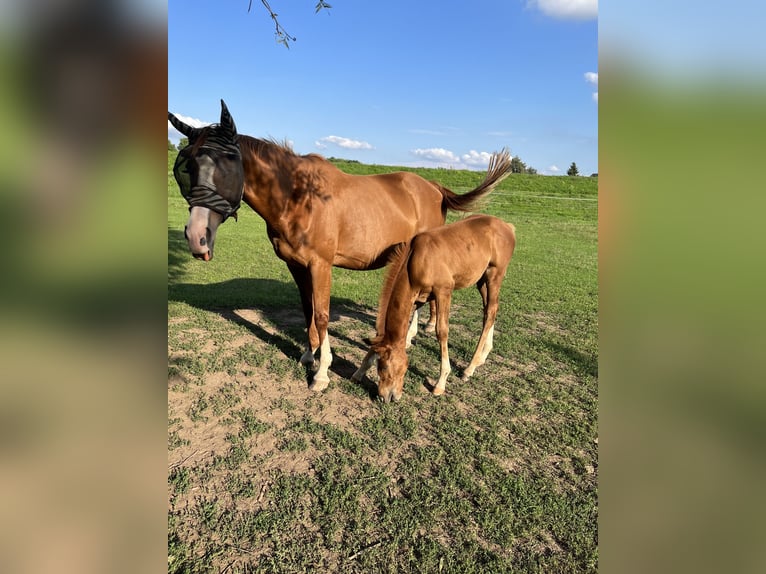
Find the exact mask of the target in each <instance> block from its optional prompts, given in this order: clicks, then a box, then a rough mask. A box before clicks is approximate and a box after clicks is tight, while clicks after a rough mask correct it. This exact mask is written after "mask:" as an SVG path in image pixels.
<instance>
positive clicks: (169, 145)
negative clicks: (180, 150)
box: [168, 138, 176, 151]
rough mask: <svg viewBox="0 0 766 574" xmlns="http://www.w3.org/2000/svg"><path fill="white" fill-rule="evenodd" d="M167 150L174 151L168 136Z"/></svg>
mask: <svg viewBox="0 0 766 574" xmlns="http://www.w3.org/2000/svg"><path fill="white" fill-rule="evenodd" d="M168 151H176V146H174V145H173V142H171V141H170V138H168Z"/></svg>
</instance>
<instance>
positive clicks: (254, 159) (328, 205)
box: [168, 100, 511, 391]
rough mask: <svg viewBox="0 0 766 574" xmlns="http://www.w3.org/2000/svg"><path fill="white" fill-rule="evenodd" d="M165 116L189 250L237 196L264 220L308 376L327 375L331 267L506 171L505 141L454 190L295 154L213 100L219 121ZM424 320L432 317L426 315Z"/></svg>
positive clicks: (368, 260)
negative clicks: (251, 132) (467, 185)
mask: <svg viewBox="0 0 766 574" xmlns="http://www.w3.org/2000/svg"><path fill="white" fill-rule="evenodd" d="M168 119H169V121H170V122H171V123H172V124H173V126H175V128H176V129H178V131H179V132H181V133H182V134H184V135H186V136H187V137H188V138H189V145H188V146H186V147H185V148H184V149H182V150H181V151H180V152H179V154H178V158H177V160H176V165H175V168H174V174H175V177H176V181H177V182H178V185H179V188H180V190H181V193H182V194H183V195H184V197H185V198H186V200H187V202H188V203H189V205H190V215H189V221H188V223H187V225H186V227H185V236H186V239H187V241H188V243H189V249H190V250H191V253H192V255H193V256H194V257H196V258H198V259H202V260H204V261H209V260H211V259H212V258H213V249H214V246H215V236H216V231H217V229H218V226H219V225H220V224H221V223H223V222H224V221H225V220H226V218H228V217H230V216H232V215H234V216H235V217H236V213H237V209H239V206H240V203H241V202H242V201H244V202H245V203H246V204H247V205H249V206H250V207H251V208H252V209H253V210H254V211H255V212H256V213H258V215H260V216H261V217H262V218H263V219H264V220H265V221H266V230H267V233H268V237H269V240H270V241H271V243H272V246H273V248H274V251H275V252H276V254H277V256H278V257H279V258H280V259H282V260H283V261H284V262H285V263H286V264H287V267H288V268H289V270H290V273H291V274H292V276H293V278H294V279H295V283H296V284H297V285H298V290H299V292H300V297H301V303H302V306H303V313H304V316H305V319H306V327H307V331H308V347H307V349H306V352H305V353H304V354H303V356H302V357H301V362H302V363H304V364H307V365H312V366H313V365H314V364H315V361H314V353H315V352H316V351H317V349H320V359H319V367H318V370H317V372H316V373H315V375H314V378H313V381H312V383H311V388H312V389H313V390H317V391H319V390H322V389H324V388H326V387H327V385H328V383H329V376H328V374H327V371H328V368H329V367H330V363H331V361H332V354H331V352H330V340H329V338H328V336H327V324H328V321H329V317H330V282H331V277H332V267H333V266H337V267H344V268H346V269H357V270H365V269H376V268H380V267H383V266H384V265H385V264H386V263H387V261H388V258H389V255H390V254H391V252H392V251H393V249H394V248H395V246H396V245H397V244H399V243H402V242H404V241H407V240H409V239H410V238H412V237H413V236H414V235H415V234H416V233H419V232H421V231H424V230H426V229H431V228H433V227H437V226H440V225H443V224H444V221H445V216H446V213H447V210H448V209H452V210H457V211H471V210H472V209H473V208H474V207H475V206H476V205H477V202H478V201H479V200H481V199H482V198H483V197H484V196H485V195H486V194H487V193H489V192H490V191H492V189H493V188H494V187H495V186H496V185H497V184H498V183H499V182H500V181H501V180H502V179H503V178H505V177H506V176H507V175H508V174H509V173H510V172H511V161H510V155H509V153H508V151H507V150H502V151H501V152H500V153H496V154H495V155H493V157H492V158H491V160H490V163H489V169H488V171H487V175H486V177H485V178H484V180H483V181H482V182H481V183H480V184H479V185H478V186H477V187H476V188H475V189H473V190H471V191H469V192H468V193H465V194H462V195H457V194H455V193H453V192H452V191H450V190H449V189H447V188H445V187H443V186H441V185H439V184H438V183H436V182H429V181H426V180H425V179H423V178H422V177H420V176H418V175H416V174H414V173H408V172H399V173H388V174H381V175H361V176H360V175H348V174H346V173H343V172H342V171H340V170H339V169H338V168H336V167H335V166H333V165H332V164H331V163H330V162H328V161H327V160H326V159H324V158H323V157H321V156H319V155H315V154H311V155H305V156H300V155H297V154H296V153H294V152H293V151H292V150H290V149H289V148H288V147H287V146H284V145H280V144H277V143H275V142H273V141H265V140H261V139H257V138H253V137H250V136H246V135H240V134H237V130H236V127H235V125H234V120H233V119H232V117H231V114H230V113H229V110H228V108H227V107H226V104H225V103H224V102H223V100H221V121H220V123H219V124H214V125H211V126H207V127H204V128H195V127H192V126H189V125H187V124H185V123H184V122H183V121H181V120H179V119H178V118H177V117H176V116H174V115H173V114H171V113H170V112H168ZM432 320H433V319H432Z"/></svg>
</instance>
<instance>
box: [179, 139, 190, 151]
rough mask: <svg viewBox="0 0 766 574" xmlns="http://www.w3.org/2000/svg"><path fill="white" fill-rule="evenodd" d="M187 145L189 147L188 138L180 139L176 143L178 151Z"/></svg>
mask: <svg viewBox="0 0 766 574" xmlns="http://www.w3.org/2000/svg"><path fill="white" fill-rule="evenodd" d="M187 145H189V138H181V140H180V141H179V142H178V149H179V151H180V150H182V149H184V148H185V147H186V146H187Z"/></svg>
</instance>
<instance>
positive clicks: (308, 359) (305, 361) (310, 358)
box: [301, 351, 315, 366]
mask: <svg viewBox="0 0 766 574" xmlns="http://www.w3.org/2000/svg"><path fill="white" fill-rule="evenodd" d="M314 363H315V360H314V353H312V352H311V351H306V352H305V353H303V354H302V355H301V365H312V366H313V365H314Z"/></svg>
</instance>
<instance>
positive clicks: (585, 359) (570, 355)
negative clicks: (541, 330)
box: [542, 339, 598, 378]
mask: <svg viewBox="0 0 766 574" xmlns="http://www.w3.org/2000/svg"><path fill="white" fill-rule="evenodd" d="M542 342H543V344H544V345H545V346H546V347H548V348H549V349H550V350H551V351H553V353H554V354H555V355H556V356H558V357H559V358H561V359H562V360H564V361H565V362H567V363H569V364H571V365H572V367H573V368H574V369H575V370H577V371H580V372H583V373H585V374H587V375H590V376H591V377H594V378H598V356H594V355H591V354H588V353H583V352H582V351H580V350H578V349H575V348H574V347H572V346H571V345H565V344H561V343H559V342H557V341H554V340H551V339H543V341H542Z"/></svg>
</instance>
